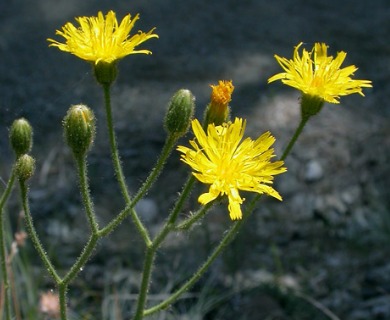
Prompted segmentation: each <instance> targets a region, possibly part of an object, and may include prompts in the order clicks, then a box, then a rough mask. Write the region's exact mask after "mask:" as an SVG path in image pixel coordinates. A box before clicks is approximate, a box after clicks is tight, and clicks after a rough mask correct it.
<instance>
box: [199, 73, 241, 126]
mask: <svg viewBox="0 0 390 320" xmlns="http://www.w3.org/2000/svg"><path fill="white" fill-rule="evenodd" d="M210 87H211V89H212V92H211V99H210V103H209V104H208V105H207V108H206V111H205V126H207V125H208V124H209V123H214V124H215V125H220V124H222V123H224V122H226V121H227V120H228V118H229V111H230V110H229V105H228V104H229V102H230V101H232V93H233V90H234V86H233V83H232V81H231V80H230V81H224V80H219V81H218V85H216V86H214V85H210Z"/></svg>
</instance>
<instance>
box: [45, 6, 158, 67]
mask: <svg viewBox="0 0 390 320" xmlns="http://www.w3.org/2000/svg"><path fill="white" fill-rule="evenodd" d="M138 19H139V15H138V14H137V15H136V16H135V17H134V18H133V19H131V16H130V14H128V15H126V16H125V17H124V18H123V20H122V22H121V23H120V24H118V21H117V19H116V16H115V12H114V11H109V12H108V13H107V15H106V16H105V17H104V16H103V13H102V12H99V13H98V16H97V17H79V18H76V21H77V22H78V23H79V25H80V26H79V27H75V26H74V25H73V24H72V23H70V22H68V23H66V24H65V25H64V26H63V27H62V30H57V31H56V34H58V35H60V36H62V37H64V38H65V40H66V41H65V43H61V42H58V41H57V40H53V39H47V40H48V41H49V42H51V44H50V46H54V47H58V49H60V50H62V51H66V52H70V53H72V54H74V55H75V56H77V57H79V58H81V59H83V60H86V61H90V62H93V63H95V64H98V63H99V62H105V63H113V62H115V61H117V60H119V59H121V58H123V57H125V56H127V55H129V54H135V53H144V54H150V53H151V52H150V51H148V50H134V48H135V47H136V46H138V45H139V44H141V43H143V42H145V41H146V40H148V39H150V38H158V35H157V34H154V33H153V31H154V28H153V29H152V30H150V31H149V32H147V33H144V32H141V31H139V32H138V34H135V35H133V36H132V37H130V35H129V34H130V31H131V30H132V29H133V27H134V24H135V22H136V21H137V20H138Z"/></svg>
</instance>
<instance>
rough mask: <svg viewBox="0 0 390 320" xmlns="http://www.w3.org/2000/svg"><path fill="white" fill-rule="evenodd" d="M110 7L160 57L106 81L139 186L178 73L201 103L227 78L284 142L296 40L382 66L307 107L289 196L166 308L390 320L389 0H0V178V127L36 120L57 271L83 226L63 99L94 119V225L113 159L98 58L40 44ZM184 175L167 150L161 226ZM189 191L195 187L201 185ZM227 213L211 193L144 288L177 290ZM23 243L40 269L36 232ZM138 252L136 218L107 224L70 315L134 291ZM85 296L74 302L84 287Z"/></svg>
mask: <svg viewBox="0 0 390 320" xmlns="http://www.w3.org/2000/svg"><path fill="white" fill-rule="evenodd" d="M110 9H113V10H114V11H115V12H116V13H117V16H118V18H119V19H121V18H122V17H123V16H124V15H125V14H127V13H131V14H132V15H135V14H136V13H140V16H141V19H140V20H139V21H138V22H137V24H136V25H135V30H134V32H136V31H138V30H143V31H148V30H150V29H151V28H152V27H156V28H157V29H156V33H157V34H158V35H159V36H160V38H159V39H152V40H150V41H148V42H146V43H144V44H143V45H142V47H143V48H147V49H150V50H151V51H153V55H151V56H146V55H131V56H129V57H126V58H125V59H123V61H121V62H120V64H119V76H118V79H117V81H116V83H115V86H114V87H113V91H112V92H113V110H114V118H115V120H116V130H117V136H118V142H119V147H120V154H121V158H122V160H123V164H124V166H125V173H126V176H127V178H128V183H129V188H130V190H131V191H133V192H135V191H136V190H137V188H138V187H139V186H140V184H141V182H142V180H143V179H144V178H145V177H146V175H147V173H148V171H149V170H150V168H152V166H153V164H154V161H155V159H156V157H157V155H158V153H159V151H160V149H161V147H162V145H163V143H164V138H165V133H164V129H163V125H162V119H163V117H164V113H165V109H166V105H167V103H168V101H169V98H170V97H171V96H172V94H173V93H174V92H175V91H176V90H178V89H180V88H187V89H190V90H191V91H192V92H193V94H194V95H195V96H196V98H197V116H201V115H202V113H203V109H204V107H205V105H206V104H207V102H208V99H209V96H210V93H211V89H210V87H209V85H210V84H216V83H217V82H218V80H220V79H226V80H230V79H231V80H233V84H234V85H235V91H234V93H233V101H232V102H231V107H232V116H239V117H245V118H247V119H248V127H247V131H248V135H250V136H252V137H253V138H255V137H257V136H259V135H260V134H261V133H262V132H264V131H266V130H271V132H272V133H273V134H274V135H275V137H276V138H277V142H276V150H277V153H278V154H281V151H282V150H283V148H284V146H285V145H286V144H287V142H288V139H289V138H290V137H291V134H292V133H293V132H294V129H295V128H296V126H297V124H298V121H299V116H300V115H299V105H298V104H299V93H298V92H296V91H295V90H294V89H292V88H289V87H285V86H283V85H282V84H279V83H273V84H271V85H267V79H268V78H269V77H270V76H272V75H274V74H275V73H277V72H280V67H279V66H278V64H277V62H276V61H275V59H274V57H273V55H274V54H278V55H280V56H284V57H288V58H290V57H292V52H293V48H294V46H295V45H297V44H298V43H300V42H301V41H303V42H304V43H305V44H306V48H307V49H308V50H309V49H310V48H311V47H312V46H313V44H314V43H315V42H325V43H327V44H328V45H329V52H330V53H331V54H333V55H335V54H336V53H337V52H338V51H346V52H347V53H348V55H347V59H346V62H345V65H344V66H347V65H350V64H354V65H356V66H358V67H359V70H358V71H357V73H356V75H355V77H356V78H357V79H369V80H372V81H373V86H374V87H373V89H368V90H364V93H365V95H366V97H364V98H363V97H361V96H358V95H354V96H349V97H345V98H342V99H341V104H340V105H326V106H325V107H324V109H323V110H322V112H321V114H319V115H318V116H316V117H314V118H313V119H312V120H311V122H309V124H308V125H307V127H306V128H305V130H304V132H303V135H302V136H301V138H300V139H299V141H298V143H297V146H296V148H295V149H294V151H293V153H292V155H291V157H290V158H289V159H288V160H287V161H286V165H287V167H288V173H286V174H284V175H282V176H280V177H278V178H277V179H276V180H277V181H276V188H277V189H278V190H279V191H280V193H281V194H282V196H283V198H284V201H283V202H282V203H276V201H274V200H270V199H267V200H266V201H263V202H262V203H261V205H259V206H258V208H257V209H256V211H257V212H256V213H255V215H253V216H252V217H251V218H253V219H252V222H251V223H249V224H248V226H246V228H245V230H243V231H244V232H242V234H240V235H239V236H238V237H237V239H236V241H235V242H234V243H233V245H232V246H231V248H230V249H228V250H227V252H226V253H225V255H224V256H223V257H222V258H221V259H219V261H218V262H217V263H216V264H215V265H214V266H213V268H212V270H210V272H209V273H208V274H207V275H206V276H205V277H204V279H203V280H202V281H201V283H200V284H199V285H198V286H197V287H195V288H194V289H193V291H192V292H193V293H194V294H195V295H196V297H197V298H196V299H193V300H191V299H190V300H186V301H187V302H185V301H184V302H181V303H178V304H177V305H176V308H175V309H173V310H170V313H169V312H168V313H167V315H166V316H167V317H168V318H169V314H171V317H173V319H186V317H187V318H188V319H190V318H191V319H198V318H199V319H202V318H203V319H237V318H239V319H328V318H331V317H330V316H329V315H327V311H329V312H333V315H334V316H338V317H339V318H340V319H353V320H359V319H390V298H389V297H390V276H389V275H390V261H389V259H388V257H389V253H390V252H389V246H388V243H389V241H390V211H389V207H390V200H389V199H390V192H389V190H390V182H389V171H390V169H389V168H390V165H389V163H390V153H389V146H390V127H389V117H390V105H389V103H388V101H389V96H390V84H389V80H390V79H389V78H390V56H389V53H390V45H389V42H388V38H389V34H390V4H389V3H388V1H387V0H376V1H371V2H369V1H343V2H340V1H336V0H327V1H309V0H294V1H293V0H291V1H288V0H287V1H283V0H276V1H263V0H241V1H238V0H224V1H222V0H216V1H194V0H186V1H180V0H164V1H163V0H147V1H146V0H144V1H141V0H134V1H82V2H81V1H76V0H67V1H65V0H60V1H48V0H35V1H33V2H28V1H22V0H19V1H16V0H11V1H7V2H5V1H3V2H1V3H0V53H1V58H2V59H1V63H0V135H1V136H3V137H4V138H3V139H2V140H1V141H0V148H1V155H2V156H1V161H0V176H1V178H2V180H3V181H6V180H7V179H8V171H9V169H10V166H11V164H12V159H13V155H12V152H11V151H10V148H9V143H8V140H7V136H8V129H9V127H10V125H11V123H12V121H13V120H14V119H15V118H17V117H26V118H27V119H28V120H29V121H30V122H31V124H32V126H33V127H34V142H35V145H34V149H33V155H34V156H35V157H36V158H37V173H36V176H35V177H34V179H33V181H32V185H31V206H32V209H33V214H34V218H35V222H36V225H37V228H38V230H39V231H40V233H41V235H42V238H43V242H44V243H45V245H46V246H47V247H48V250H49V251H50V252H52V255H53V256H54V257H55V260H56V261H57V263H58V265H59V266H61V267H63V268H64V269H66V268H67V267H68V266H69V265H71V264H72V263H73V261H74V259H75V257H76V256H77V254H78V252H79V250H80V249H81V248H82V245H83V243H84V241H85V239H86V234H87V225H86V223H85V218H84V215H83V213H82V210H81V209H80V198H79V194H78V191H77V179H76V174H75V172H74V168H73V163H72V157H71V154H70V152H69V151H68V150H67V148H66V146H65V145H64V144H63V142H62V141H63V139H62V127H61V121H62V119H63V117H64V115H65V114H66V111H67V109H68V108H69V106H70V105H71V104H77V103H85V104H87V105H89V106H90V107H91V108H93V110H94V111H95V113H96V115H97V118H98V125H99V128H98V133H97V139H96V143H95V147H94V149H93V150H92V151H91V154H90V157H89V163H90V164H89V171H90V173H91V178H90V180H91V189H92V193H93V196H94V199H95V203H96V206H97V209H96V211H97V214H98V216H99V220H100V221H101V223H102V224H104V222H106V221H109V219H110V218H112V217H113V216H114V215H115V214H116V213H117V212H118V210H120V209H121V208H122V207H123V201H122V199H121V198H120V197H119V194H120V193H119V191H118V190H119V189H118V187H117V186H116V184H115V181H114V179H113V171H112V169H111V167H110V164H111V162H110V156H109V152H108V139H107V135H106V132H105V117H104V110H103V98H102V92H101V89H100V88H99V87H98V85H96V83H95V81H94V79H93V74H92V72H91V67H90V66H89V65H88V64H87V63H86V62H84V61H81V60H79V59H78V58H76V57H75V56H72V55H70V54H67V53H64V52H60V51H59V50H57V49H56V48H48V43H47V41H46V39H47V38H53V37H56V36H55V30H56V29H59V28H61V27H62V26H63V25H64V24H65V23H66V22H68V21H71V22H74V17H76V16H91V15H96V14H97V12H98V11H100V10H101V11H103V12H107V11H108V10H110ZM57 39H58V37H57ZM188 137H189V136H188ZM186 140H187V139H183V140H182V143H186ZM187 172H188V171H187V168H185V167H184V165H181V164H179V161H178V155H177V154H176V153H175V152H174V153H173V155H172V157H171V159H170V161H169V162H168V164H167V170H166V172H165V173H164V174H163V175H162V176H161V179H160V180H159V182H158V183H157V185H156V186H155V187H154V188H153V190H151V192H150V193H149V194H148V195H147V198H146V199H144V200H143V201H142V202H141V203H140V204H139V206H138V210H139V212H140V214H141V216H142V219H143V220H144V221H145V222H146V223H147V225H148V226H149V227H150V228H151V229H152V230H155V228H156V227H158V226H159V225H160V224H161V222H162V221H163V219H164V217H166V215H167V210H168V209H169V208H170V207H171V205H172V203H173V201H174V199H175V197H176V193H177V192H178V191H179V190H180V188H181V184H182V182H183V181H184V179H185V176H186V174H187ZM194 193H195V195H194V199H195V200H196V195H197V194H198V193H199V192H198V193H197V192H194ZM16 195H17V192H16ZM16 198H17V197H16V196H15V197H14V198H13V199H12V201H11V203H10V207H9V213H10V215H11V221H13V226H14V227H15V224H16V222H15V221H16V216H17V214H18V211H19V210H20V208H19V206H18V204H17V201H16V200H17V199H16ZM195 200H194V203H193V204H191V203H190V204H189V205H188V208H186V210H188V211H187V212H184V213H183V214H188V212H189V210H190V209H191V208H193V205H195V204H196V201H195ZM226 211H227V210H226V207H225V206H224V205H221V206H218V207H217V209H216V210H215V212H213V213H211V214H210V215H209V216H208V217H207V218H206V220H205V221H204V224H203V225H202V226H200V227H198V228H197V229H196V230H194V233H193V235H191V236H187V235H184V236H183V235H176V238H175V237H173V238H172V239H169V240H168V241H167V244H166V245H165V248H164V249H165V250H166V251H165V253H163V254H162V255H161V256H160V257H159V260H158V264H159V265H158V268H159V269H157V270H158V271H157V272H156V275H155V277H156V280H155V282H154V285H153V288H152V293H158V292H168V291H170V290H171V289H172V288H174V287H175V286H177V284H178V283H180V282H181V281H182V280H183V279H184V278H185V277H186V276H187V275H188V274H191V272H192V271H193V270H195V268H196V266H198V265H199V264H200V262H201V261H202V259H204V258H205V257H206V256H207V252H209V251H210V249H211V248H212V246H213V244H215V243H216V242H217V241H218V239H219V238H220V236H221V234H222V232H223V230H224V229H226V228H227V227H228V226H229V224H231V221H229V219H228V215H227V212H226ZM26 250H31V256H32V257H31V258H30V259H31V260H30V262H31V264H32V265H34V266H37V268H39V267H40V262H39V261H38V260H35V257H34V255H33V251H32V249H31V247H28V248H27V249H26ZM142 252H143V247H142V243H141V240H140V239H139V238H138V237H137V235H136V233H135V232H134V230H133V229H132V227H131V223H130V222H126V223H124V224H123V226H121V228H120V229H119V230H117V231H116V232H115V233H114V234H113V235H112V236H110V237H109V238H108V239H104V240H103V241H102V243H101V246H100V248H99V250H97V252H96V254H95V256H94V258H93V259H92V260H91V262H90V264H89V265H88V266H87V267H86V270H85V271H84V272H83V273H82V274H81V276H80V277H79V278H78V280H77V283H76V284H75V286H74V288H73V289H72V288H71V290H70V299H71V300H70V303H71V307H72V308H74V311H75V313H76V314H77V312H79V316H80V317H81V316H82V313H80V312H81V311H80V310H84V311H83V312H85V313H86V314H87V313H89V314H94V312H95V313H96V312H97V311H99V308H100V305H101V304H103V306H105V308H109V307H110V305H111V304H110V300H109V298H107V297H108V296H109V295H107V294H102V289H106V291H104V292H107V290H108V289H107V288H109V290H108V291H109V292H111V291H110V290H113V291H115V290H117V291H115V292H119V293H122V292H123V296H122V297H121V294H119V298H117V299H119V301H121V303H122V306H125V303H124V302H123V301H126V299H127V300H130V302H132V301H131V299H133V298H128V297H127V296H126V294H128V293H130V292H131V293H136V291H137V281H138V275H139V274H138V272H139V270H140V267H141V265H142V259H141V255H140V254H141V253H142ZM37 270H39V269H37ZM38 279H41V281H40V283H38V284H37V287H38V289H39V290H44V289H45V288H46V287H50V280H49V279H47V278H46V277H43V276H41V277H38ZM91 282H92V284H91ZM123 283H125V284H126V286H125V287H122V286H123ZM202 287H203V288H206V289H201V288H202ZM207 288H209V289H207ZM210 288H212V289H210ZM226 292H228V294H226ZM77 296H78V297H80V296H81V297H82V299H78V301H74V300H76V299H74V298H75V297H77ZM126 297H127V298H126ZM107 299H108V300H107ZM188 301H190V302H188ZM205 301H211V302H212V303H210V302H209V303H205ZM97 305H99V307H97ZM123 308H124V309H126V307H123ZM122 311H123V314H124V315H126V312H130V311H129V310H127V309H126V310H122ZM96 314H99V313H98V312H97V313H96ZM333 315H332V316H333ZM97 317H99V316H97ZM124 317H125V316H124ZM196 317H198V318H196ZM125 318H126V317H125ZM107 319H108V318H107ZM118 319H120V318H118ZM334 319H337V318H334Z"/></svg>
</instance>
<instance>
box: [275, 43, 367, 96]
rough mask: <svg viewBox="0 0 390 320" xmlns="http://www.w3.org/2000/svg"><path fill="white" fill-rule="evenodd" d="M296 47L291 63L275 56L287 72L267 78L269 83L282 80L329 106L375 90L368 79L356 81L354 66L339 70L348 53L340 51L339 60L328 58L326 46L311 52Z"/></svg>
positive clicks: (320, 44) (316, 47)
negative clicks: (347, 96)
mask: <svg viewBox="0 0 390 320" xmlns="http://www.w3.org/2000/svg"><path fill="white" fill-rule="evenodd" d="M301 46H302V42H301V43H300V44H298V45H297V46H296V47H295V50H294V57H293V59H292V60H288V59H286V58H282V57H279V56H277V55H275V59H276V60H277V61H278V63H279V64H280V65H281V67H282V68H283V69H284V71H285V72H282V73H278V74H276V75H274V76H273V77H271V78H269V79H268V83H270V82H273V81H276V80H282V82H283V83H284V84H286V85H288V86H291V87H294V88H296V89H298V90H300V91H302V92H303V93H304V94H307V95H310V96H317V97H320V98H321V99H323V100H324V101H327V102H330V103H339V100H338V99H339V98H340V96H346V95H349V94H352V93H359V94H360V95H362V96H364V94H363V92H362V88H363V87H366V88H370V87H372V84H371V81H369V80H353V79H352V78H351V76H352V75H353V74H354V72H355V71H356V70H357V69H358V68H356V67H355V66H354V65H351V66H348V67H345V68H340V67H341V64H342V63H343V62H344V60H345V57H346V56H347V54H346V53H345V52H343V51H341V52H338V53H337V55H336V58H334V59H333V56H328V55H327V48H328V47H327V45H326V44H325V43H316V44H315V45H314V48H313V49H312V51H311V52H308V51H306V50H305V49H303V51H302V56H300V55H299V52H298V50H299V48H300V47H301Z"/></svg>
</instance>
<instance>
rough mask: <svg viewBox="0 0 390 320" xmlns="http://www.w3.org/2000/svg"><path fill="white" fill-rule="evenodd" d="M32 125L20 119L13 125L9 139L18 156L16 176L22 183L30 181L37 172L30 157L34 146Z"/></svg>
mask: <svg viewBox="0 0 390 320" xmlns="http://www.w3.org/2000/svg"><path fill="white" fill-rule="evenodd" d="M32 136H33V131H32V127H31V125H30V123H29V122H28V121H27V120H26V119H24V118H20V119H17V120H15V121H14V122H13V123H12V126H11V129H10V134H9V139H10V143H11V146H12V149H13V150H14V152H15V156H16V166H15V170H16V175H17V177H18V178H19V180H21V181H26V180H28V179H30V178H31V177H32V176H33V174H34V171H35V160H34V158H33V157H31V156H30V155H29V152H30V151H31V149H32V144H33V139H32Z"/></svg>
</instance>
